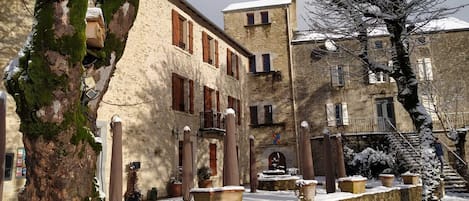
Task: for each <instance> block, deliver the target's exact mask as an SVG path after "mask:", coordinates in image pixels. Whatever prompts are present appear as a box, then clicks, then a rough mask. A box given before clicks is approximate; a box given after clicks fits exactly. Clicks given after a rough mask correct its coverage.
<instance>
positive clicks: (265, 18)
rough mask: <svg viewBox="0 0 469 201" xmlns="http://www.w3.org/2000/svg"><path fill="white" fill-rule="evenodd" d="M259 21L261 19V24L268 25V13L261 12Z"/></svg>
mask: <svg viewBox="0 0 469 201" xmlns="http://www.w3.org/2000/svg"><path fill="white" fill-rule="evenodd" d="M261 19H262V24H267V23H269V13H268V12H261Z"/></svg>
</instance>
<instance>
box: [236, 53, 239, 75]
mask: <svg viewBox="0 0 469 201" xmlns="http://www.w3.org/2000/svg"><path fill="white" fill-rule="evenodd" d="M236 79H237V80H239V57H238V55H236Z"/></svg>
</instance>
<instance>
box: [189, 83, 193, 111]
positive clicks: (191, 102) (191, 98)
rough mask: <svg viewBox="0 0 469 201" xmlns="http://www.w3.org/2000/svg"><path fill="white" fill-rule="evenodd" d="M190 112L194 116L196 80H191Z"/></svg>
mask: <svg viewBox="0 0 469 201" xmlns="http://www.w3.org/2000/svg"><path fill="white" fill-rule="evenodd" d="M189 112H190V113H191V114H194V80H189Z"/></svg>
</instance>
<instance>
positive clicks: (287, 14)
mask: <svg viewBox="0 0 469 201" xmlns="http://www.w3.org/2000/svg"><path fill="white" fill-rule="evenodd" d="M289 11H290V10H289V7H288V6H286V7H285V20H286V23H285V24H286V27H285V28H286V32H287V43H288V48H287V50H288V75H289V77H290V86H291V92H290V93H291V99H292V104H293V108H292V109H293V124H294V129H295V139H296V164H297V167H298V168H299V167H300V144H299V143H300V142H299V135H298V122H297V116H296V100H295V94H296V92H295V82H294V80H293V78H294V77H295V75H294V72H293V58H292V53H291V49H292V46H291V39H292V35H291V34H292V32H291V31H290V12H289Z"/></svg>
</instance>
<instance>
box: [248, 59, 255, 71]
mask: <svg viewBox="0 0 469 201" xmlns="http://www.w3.org/2000/svg"><path fill="white" fill-rule="evenodd" d="M249 71H250V72H251V73H255V72H256V55H252V56H250V57H249Z"/></svg>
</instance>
